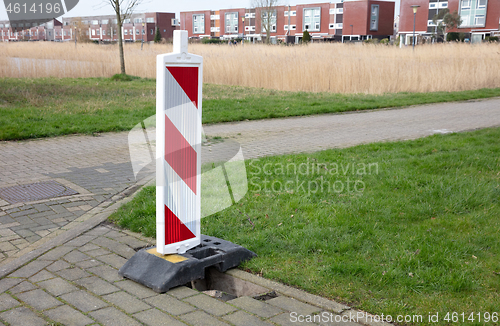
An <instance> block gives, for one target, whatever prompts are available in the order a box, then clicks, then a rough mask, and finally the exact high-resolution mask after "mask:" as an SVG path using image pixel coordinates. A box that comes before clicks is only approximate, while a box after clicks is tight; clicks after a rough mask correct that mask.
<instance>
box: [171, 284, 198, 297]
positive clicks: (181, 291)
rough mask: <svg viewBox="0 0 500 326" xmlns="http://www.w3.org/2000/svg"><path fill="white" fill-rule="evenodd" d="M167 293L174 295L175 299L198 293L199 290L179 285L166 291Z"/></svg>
mask: <svg viewBox="0 0 500 326" xmlns="http://www.w3.org/2000/svg"><path fill="white" fill-rule="evenodd" d="M167 293H168V294H170V295H172V296H174V297H176V298H177V299H184V298H187V297H190V296H193V295H197V294H200V292H198V291H195V290H193V289H190V288H188V287H186V286H179V287H176V288H174V289H172V290H170V291H168V292H167Z"/></svg>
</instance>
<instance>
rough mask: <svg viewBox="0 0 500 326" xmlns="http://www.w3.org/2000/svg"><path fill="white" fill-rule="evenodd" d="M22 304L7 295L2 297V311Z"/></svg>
mask: <svg viewBox="0 0 500 326" xmlns="http://www.w3.org/2000/svg"><path fill="white" fill-rule="evenodd" d="M19 304H20V303H19V301H17V300H16V299H14V298H13V297H11V296H10V295H8V294H7V293H3V294H1V295H0V311H3V310H7V309H11V308H14V307H16V306H18V305H19Z"/></svg>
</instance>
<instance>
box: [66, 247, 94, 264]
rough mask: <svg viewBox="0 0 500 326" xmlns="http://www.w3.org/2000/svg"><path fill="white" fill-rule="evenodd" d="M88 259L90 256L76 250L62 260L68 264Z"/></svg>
mask: <svg viewBox="0 0 500 326" xmlns="http://www.w3.org/2000/svg"><path fill="white" fill-rule="evenodd" d="M90 258H91V257H90V256H88V255H86V254H84V253H83V252H81V251H78V250H73V251H71V252H70V253H68V254H66V255H65V256H64V257H63V259H64V260H66V261H67V262H69V263H77V262H81V261H84V260H87V259H90Z"/></svg>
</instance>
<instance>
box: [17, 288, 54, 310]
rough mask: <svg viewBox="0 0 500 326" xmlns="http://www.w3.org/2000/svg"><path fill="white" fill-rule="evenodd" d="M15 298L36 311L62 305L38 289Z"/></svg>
mask: <svg viewBox="0 0 500 326" xmlns="http://www.w3.org/2000/svg"><path fill="white" fill-rule="evenodd" d="M17 297H18V298H19V300H22V301H24V302H25V303H27V304H28V305H30V306H32V307H33V308H35V309H37V310H45V309H49V308H53V307H57V306H60V305H62V304H63V303H62V302H61V301H59V300H57V299H54V297H52V296H51V295H50V294H47V293H46V292H45V291H43V290H40V289H38V290H34V291H31V292H25V293H22V294H19V295H18V296H17Z"/></svg>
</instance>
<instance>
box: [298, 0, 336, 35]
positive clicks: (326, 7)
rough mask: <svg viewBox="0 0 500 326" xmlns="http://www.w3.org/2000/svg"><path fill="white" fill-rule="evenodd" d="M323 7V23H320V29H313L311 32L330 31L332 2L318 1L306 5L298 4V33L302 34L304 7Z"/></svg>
mask: <svg viewBox="0 0 500 326" xmlns="http://www.w3.org/2000/svg"><path fill="white" fill-rule="evenodd" d="M317 7H320V8H321V25H320V31H314V32H313V31H311V32H310V33H328V32H329V28H328V27H329V25H330V3H316V4H314V3H313V4H306V5H297V17H296V22H297V23H296V25H297V30H296V35H298V34H302V33H303V30H302V27H303V17H302V16H303V15H304V9H308V8H317Z"/></svg>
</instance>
